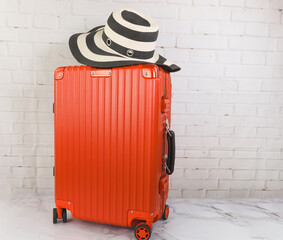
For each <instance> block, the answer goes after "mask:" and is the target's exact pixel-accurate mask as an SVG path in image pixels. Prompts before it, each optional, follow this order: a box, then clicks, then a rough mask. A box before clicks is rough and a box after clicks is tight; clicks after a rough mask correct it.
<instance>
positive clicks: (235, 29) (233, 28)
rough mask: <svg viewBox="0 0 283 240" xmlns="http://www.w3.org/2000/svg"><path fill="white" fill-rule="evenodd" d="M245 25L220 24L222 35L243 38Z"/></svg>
mask: <svg viewBox="0 0 283 240" xmlns="http://www.w3.org/2000/svg"><path fill="white" fill-rule="evenodd" d="M244 30H245V24H244V23H235V22H221V23H219V33H220V35H231V36H242V35H243V34H244Z"/></svg>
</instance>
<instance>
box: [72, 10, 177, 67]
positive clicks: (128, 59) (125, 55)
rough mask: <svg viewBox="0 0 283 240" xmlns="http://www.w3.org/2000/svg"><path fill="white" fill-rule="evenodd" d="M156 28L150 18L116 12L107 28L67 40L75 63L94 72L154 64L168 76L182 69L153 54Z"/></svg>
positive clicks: (129, 12)
mask: <svg viewBox="0 0 283 240" xmlns="http://www.w3.org/2000/svg"><path fill="white" fill-rule="evenodd" d="M157 37H158V26H157V24H156V23H155V22H154V21H153V20H152V19H151V18H149V17H147V16H145V15H143V14H141V13H139V12H137V11H134V10H131V9H126V8H123V9H118V10H115V11H114V12H113V13H112V14H111V15H110V17H109V18H108V21H107V23H106V25H105V26H104V25H103V26H99V27H95V28H93V29H92V30H90V31H89V32H87V33H77V34H74V35H73V36H71V37H70V40H69V46H70V49H71V52H72V54H73V55H74V57H75V58H76V59H77V61H78V62H80V63H82V64H85V65H88V66H92V67H97V68H108V67H120V66H128V65H135V64H145V63H154V64H156V65H159V66H161V67H163V68H164V69H166V70H167V71H169V72H176V71H179V70H180V69H181V68H180V67H178V66H177V65H175V64H173V63H171V62H170V61H168V60H167V59H166V58H164V57H162V56H161V55H159V54H158V53H156V52H155V46H156V40H157Z"/></svg>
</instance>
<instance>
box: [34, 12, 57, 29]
mask: <svg viewBox="0 0 283 240" xmlns="http://www.w3.org/2000/svg"><path fill="white" fill-rule="evenodd" d="M57 22H58V18H57V17H56V16H53V15H42V14H41V15H34V17H33V26H34V27H36V28H50V29H51V28H56V27H57Z"/></svg>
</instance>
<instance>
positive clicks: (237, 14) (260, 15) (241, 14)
mask: <svg viewBox="0 0 283 240" xmlns="http://www.w3.org/2000/svg"><path fill="white" fill-rule="evenodd" d="M279 20H280V13H279V12H278V11H273V10H266V9H248V8H243V9H235V10H232V21H239V22H257V23H277V22H279Z"/></svg>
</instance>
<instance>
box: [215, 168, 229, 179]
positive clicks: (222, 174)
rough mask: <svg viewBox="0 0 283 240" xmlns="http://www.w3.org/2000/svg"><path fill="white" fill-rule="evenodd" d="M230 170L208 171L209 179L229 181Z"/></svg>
mask: <svg viewBox="0 0 283 240" xmlns="http://www.w3.org/2000/svg"><path fill="white" fill-rule="evenodd" d="M231 178H232V170H230V169H210V170H209V179H231Z"/></svg>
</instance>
